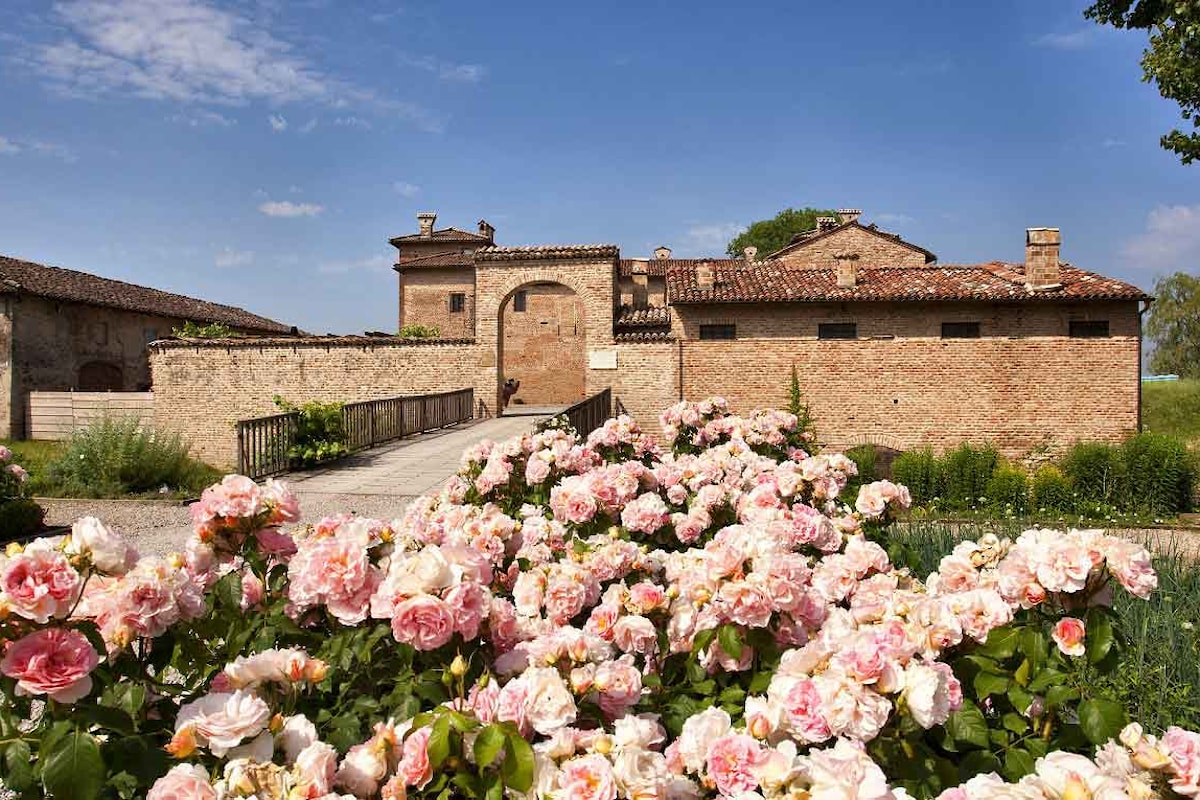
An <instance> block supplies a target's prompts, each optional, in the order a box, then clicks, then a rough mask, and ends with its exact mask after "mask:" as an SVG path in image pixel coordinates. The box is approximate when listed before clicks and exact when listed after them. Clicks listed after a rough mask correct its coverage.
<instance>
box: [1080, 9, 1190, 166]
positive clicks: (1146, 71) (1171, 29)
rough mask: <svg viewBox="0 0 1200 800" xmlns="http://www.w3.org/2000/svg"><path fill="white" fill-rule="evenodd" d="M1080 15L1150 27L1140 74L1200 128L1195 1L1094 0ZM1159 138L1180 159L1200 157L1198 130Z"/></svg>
mask: <svg viewBox="0 0 1200 800" xmlns="http://www.w3.org/2000/svg"><path fill="white" fill-rule="evenodd" d="M1084 15H1085V16H1087V17H1089V18H1091V19H1094V20H1096V21H1097V22H1099V23H1101V24H1108V25H1112V26H1113V27H1114V28H1138V29H1142V30H1147V31H1150V46H1149V47H1148V48H1147V49H1146V50H1145V51H1144V52H1143V53H1142V79H1143V80H1145V81H1147V82H1153V83H1155V84H1156V85H1157V86H1158V91H1159V94H1161V95H1162V96H1163V97H1165V98H1167V99H1168V100H1174V101H1175V102H1177V103H1179V111H1180V114H1181V115H1182V117H1183V119H1185V120H1187V121H1188V122H1190V123H1191V127H1192V128H1193V129H1200V3H1197V2H1195V0H1096V2H1095V3H1093V4H1092V5H1091V6H1089V7H1088V8H1087V10H1086V11H1084ZM1185 127H1186V126H1185ZM1159 143H1160V144H1161V145H1162V146H1163V147H1164V148H1165V149H1167V150H1170V151H1172V152H1174V153H1176V154H1177V155H1178V156H1179V159H1180V160H1181V161H1182V162H1183V163H1184V164H1190V163H1191V162H1192V161H1194V160H1195V159H1197V158H1200V131H1197V130H1193V131H1192V132H1186V131H1181V130H1178V129H1175V130H1172V131H1171V132H1170V133H1167V134H1164V135H1163V137H1162V138H1161V139H1160V140H1159Z"/></svg>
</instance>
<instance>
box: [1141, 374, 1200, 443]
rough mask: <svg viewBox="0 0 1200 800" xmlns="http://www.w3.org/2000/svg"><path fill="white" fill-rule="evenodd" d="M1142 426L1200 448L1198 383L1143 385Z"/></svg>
mask: <svg viewBox="0 0 1200 800" xmlns="http://www.w3.org/2000/svg"><path fill="white" fill-rule="evenodd" d="M1142 424H1143V425H1144V426H1145V427H1146V429H1147V430H1149V431H1153V432H1154V433H1169V434H1171V435H1173V436H1178V437H1180V438H1181V439H1184V440H1186V441H1188V442H1189V443H1190V444H1191V445H1192V447H1193V448H1196V447H1200V380H1184V381H1162V382H1159V381H1154V382H1151V383H1143V384H1142Z"/></svg>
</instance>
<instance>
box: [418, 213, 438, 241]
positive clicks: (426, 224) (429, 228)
mask: <svg viewBox="0 0 1200 800" xmlns="http://www.w3.org/2000/svg"><path fill="white" fill-rule="evenodd" d="M435 222H437V212H436V211H423V212H421V213H420V214H417V227H418V228H419V230H420V232H421V236H422V238H425V239H428V238H429V237H431V236H433V223H435Z"/></svg>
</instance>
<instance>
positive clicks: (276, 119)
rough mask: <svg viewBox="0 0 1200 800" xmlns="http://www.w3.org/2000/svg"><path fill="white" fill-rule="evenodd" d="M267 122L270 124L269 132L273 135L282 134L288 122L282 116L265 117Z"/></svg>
mask: <svg viewBox="0 0 1200 800" xmlns="http://www.w3.org/2000/svg"><path fill="white" fill-rule="evenodd" d="M267 122H269V123H270V124H271V130H273V131H274V132H275V133H283V132H284V131H286V130H287V126H288V122H287V120H286V119H284V116H283V115H282V114H272V115H271V116H269V117H267Z"/></svg>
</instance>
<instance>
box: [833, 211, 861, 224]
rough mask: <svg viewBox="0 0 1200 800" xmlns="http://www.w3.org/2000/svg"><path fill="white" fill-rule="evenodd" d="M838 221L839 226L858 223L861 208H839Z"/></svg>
mask: <svg viewBox="0 0 1200 800" xmlns="http://www.w3.org/2000/svg"><path fill="white" fill-rule="evenodd" d="M837 215H838V219H839V220H841V224H843V225H845V224H846V223H848V222H858V218H859V217H860V216H862V209H861V208H839V209H838V210H837Z"/></svg>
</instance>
